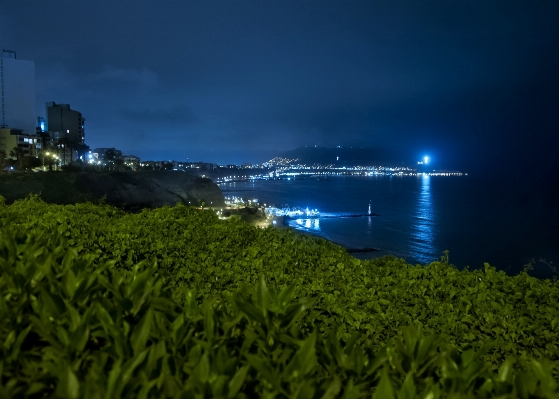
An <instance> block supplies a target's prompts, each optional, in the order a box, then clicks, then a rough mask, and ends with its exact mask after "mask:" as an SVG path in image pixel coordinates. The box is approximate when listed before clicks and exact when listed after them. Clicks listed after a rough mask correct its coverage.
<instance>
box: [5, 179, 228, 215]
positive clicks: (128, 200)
mask: <svg viewBox="0 0 559 399" xmlns="http://www.w3.org/2000/svg"><path fill="white" fill-rule="evenodd" d="M30 194H39V195H40V197H41V198H42V199H43V200H44V201H46V202H50V203H57V204H72V203H76V202H85V201H90V202H98V201H99V200H101V199H102V198H104V201H105V203H108V204H111V205H114V206H117V207H120V208H124V209H127V210H136V209H141V208H155V207H160V206H164V205H175V204H177V203H183V204H191V205H198V204H200V203H201V202H202V201H203V202H204V203H205V205H206V206H223V205H224V199H223V194H222V193H221V190H220V189H219V187H218V186H217V185H216V184H215V183H213V182H212V181H211V180H210V179H207V178H202V177H198V176H194V175H191V174H189V173H184V172H173V171H154V172H103V173H101V172H99V173H96V172H38V173H9V174H2V175H0V195H2V196H3V197H4V198H6V202H7V203H11V202H13V201H15V200H17V199H20V198H25V197H27V196H28V195H30Z"/></svg>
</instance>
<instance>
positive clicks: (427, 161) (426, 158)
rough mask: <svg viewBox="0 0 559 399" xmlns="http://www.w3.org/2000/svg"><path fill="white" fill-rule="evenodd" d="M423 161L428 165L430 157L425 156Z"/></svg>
mask: <svg viewBox="0 0 559 399" xmlns="http://www.w3.org/2000/svg"><path fill="white" fill-rule="evenodd" d="M423 163H424V164H425V165H427V164H428V163H429V157H424V158H423Z"/></svg>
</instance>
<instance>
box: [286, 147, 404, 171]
mask: <svg viewBox="0 0 559 399" xmlns="http://www.w3.org/2000/svg"><path fill="white" fill-rule="evenodd" d="M278 156H279V157H282V158H289V159H295V158H297V159H299V161H298V162H297V163H302V164H307V165H312V164H321V165H330V164H331V165H336V166H357V165H363V166H372V165H381V164H382V165H388V164H391V165H392V164H395V162H394V157H393V155H392V154H391V153H389V152H387V151H384V150H381V149H375V148H362V147H341V148H328V147H314V146H309V147H299V148H296V149H294V150H290V151H286V152H284V153H282V154H279V155H278Z"/></svg>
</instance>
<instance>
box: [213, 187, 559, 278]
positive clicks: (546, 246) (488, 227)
mask: <svg viewBox="0 0 559 399" xmlns="http://www.w3.org/2000/svg"><path fill="white" fill-rule="evenodd" d="M220 187H221V189H222V191H223V192H224V194H225V195H236V196H240V197H243V198H249V199H250V198H256V199H258V200H259V201H261V202H266V203H272V204H275V205H278V206H281V205H283V206H290V207H301V208H307V207H308V208H309V209H315V208H316V209H318V210H319V211H320V212H321V214H331V215H342V214H348V213H367V212H368V208H369V204H371V211H372V212H373V213H376V214H379V215H380V216H372V217H354V218H322V219H300V220H291V221H290V222H289V226H291V227H293V228H295V229H299V230H303V231H307V232H309V233H312V234H315V235H318V236H321V237H324V238H326V239H329V240H332V241H334V242H337V243H340V244H342V245H345V246H347V247H351V248H370V247H373V248H377V249H379V251H376V252H366V253H354V256H356V257H360V258H371V257H378V256H383V255H388V254H392V255H395V256H397V257H401V258H404V259H405V260H406V261H408V262H409V263H413V264H416V263H419V264H426V263H429V262H432V261H434V260H437V259H440V257H441V255H442V254H443V251H444V250H448V251H449V257H450V262H451V263H452V264H454V265H455V266H457V267H458V268H463V267H466V266H468V267H469V268H470V269H474V268H483V264H484V262H487V263H489V264H491V265H492V266H495V267H496V268H497V269H499V270H504V271H506V272H507V273H508V274H511V275H513V274H517V273H518V272H520V271H521V270H523V269H524V265H525V264H527V263H528V262H529V261H530V260H531V259H535V260H536V263H535V265H534V269H533V270H532V271H531V272H530V273H531V274H532V275H534V276H537V277H552V276H553V275H557V273H554V272H553V271H552V269H551V268H550V267H549V266H547V265H546V264H545V263H543V262H540V261H539V260H540V259H543V260H544V261H545V262H547V263H550V262H551V266H558V267H559V245H558V244H559V209H558V207H557V204H555V203H553V201H552V200H551V199H550V198H549V197H547V196H546V194H545V190H541V191H540V190H538V187H534V186H533V185H530V184H522V182H514V181H502V180H499V179H485V178H481V177H477V178H476V177H472V176H413V177H411V176H410V177H408V176H404V177H396V176H393V177H389V176H378V177H330V178H329V179H328V180H271V181H254V182H241V183H239V182H237V183H227V184H222V185H220Z"/></svg>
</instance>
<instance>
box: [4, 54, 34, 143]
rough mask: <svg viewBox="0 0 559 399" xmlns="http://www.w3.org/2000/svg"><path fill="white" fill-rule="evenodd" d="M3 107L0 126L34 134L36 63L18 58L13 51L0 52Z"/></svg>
mask: <svg viewBox="0 0 559 399" xmlns="http://www.w3.org/2000/svg"><path fill="white" fill-rule="evenodd" d="M0 107H1V108H0V127H9V128H12V129H21V130H23V133H24V134H29V135H34V134H35V131H36V127H35V126H36V120H37V116H36V115H35V63H34V62H33V61H24V60H18V59H16V54H15V52H13V51H6V50H2V52H1V53H0Z"/></svg>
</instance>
